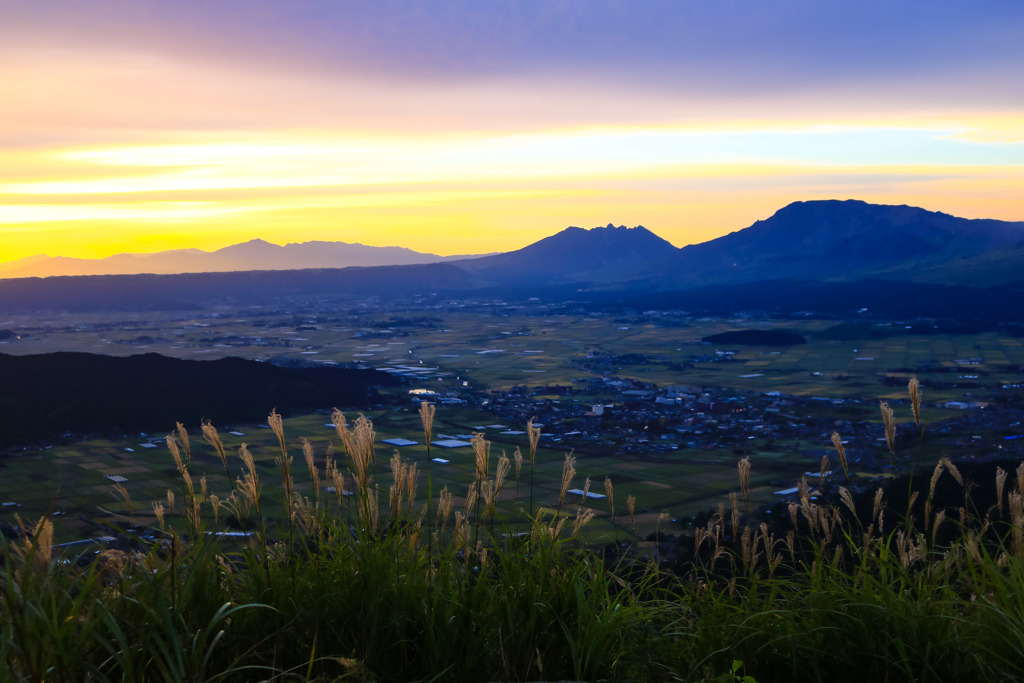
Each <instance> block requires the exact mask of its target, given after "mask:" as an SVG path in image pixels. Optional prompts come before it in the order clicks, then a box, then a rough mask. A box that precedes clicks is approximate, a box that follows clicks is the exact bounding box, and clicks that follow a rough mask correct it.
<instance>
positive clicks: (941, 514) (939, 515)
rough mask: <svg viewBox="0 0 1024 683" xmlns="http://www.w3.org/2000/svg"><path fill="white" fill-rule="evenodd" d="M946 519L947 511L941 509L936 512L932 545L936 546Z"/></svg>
mask: <svg viewBox="0 0 1024 683" xmlns="http://www.w3.org/2000/svg"><path fill="white" fill-rule="evenodd" d="M945 519H946V511H945V510H939V511H938V512H936V513H935V522H934V523H933V524H932V547H933V548H934V547H935V543H936V539H937V537H938V534H939V527H940V526H942V522H943V521H945Z"/></svg>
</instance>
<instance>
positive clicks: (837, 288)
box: [0, 200, 1024, 320]
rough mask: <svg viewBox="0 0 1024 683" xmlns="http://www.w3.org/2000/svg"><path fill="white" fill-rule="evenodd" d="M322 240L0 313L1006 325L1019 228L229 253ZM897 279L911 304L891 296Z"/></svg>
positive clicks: (25, 285)
mask: <svg viewBox="0 0 1024 683" xmlns="http://www.w3.org/2000/svg"><path fill="white" fill-rule="evenodd" d="M334 244H340V243H305V244H303V245H288V246H287V247H275V246H274V245H267V243H265V242H264V243H259V242H250V243H246V244H245V245H236V247H229V248H228V249H224V250H220V252H214V253H213V254H211V256H214V255H216V254H220V253H221V252H228V253H229V255H230V254H235V255H237V256H238V258H237V259H236V260H235V261H234V263H236V265H237V267H242V266H243V265H246V264H251V263H259V264H262V265H260V266H256V267H257V268H263V270H255V269H247V270H245V271H244V272H219V273H217V272H208V273H198V274H185V275H116V276H102V277H96V276H94V277H50V278H21V279H6V280H0V310H22V311H24V310H31V309H33V308H50V309H61V310H98V309H102V308H109V307H115V308H116V307H121V308H123V309H145V308H203V307H206V306H208V305H211V304H213V303H221V304H252V303H266V302H268V301H271V300H275V299H276V300H281V299H285V298H290V299H295V298H296V297H306V298H311V297H312V298H316V299H319V300H336V301H337V300H352V299H354V298H366V297H386V296H414V297H420V296H424V295H431V294H436V295H438V296H444V297H448V298H458V297H463V296H478V295H489V296H497V297H501V298H515V297H531V296H537V297H540V298H546V299H550V300H555V301H557V300H566V299H570V298H571V299H573V300H576V301H583V300H590V301H594V302H605V303H607V302H611V301H620V302H629V305H639V306H645V307H649V308H654V307H656V306H655V304H657V307H675V308H686V309H690V310H697V309H700V310H715V311H725V310H747V309H757V310H768V309H771V310H782V309H783V308H785V309H786V310H790V311H799V310H802V309H813V310H822V308H823V307H828V306H841V307H853V310H856V309H857V308H859V307H864V306H867V305H868V303H869V302H870V304H871V305H872V306H879V307H881V308H888V309H890V310H892V311H893V312H894V313H895V311H896V309H897V308H899V310H901V311H904V312H906V311H914V310H916V311H922V312H921V313H919V315H926V313H924V312H923V311H925V310H926V309H927V310H929V311H931V310H934V311H935V313H927V315H938V314H941V313H943V312H947V313H949V314H950V315H963V316H971V315H986V316H996V317H998V318H1000V319H1005V320H1010V319H1012V316H1016V315H1018V313H1017V312H1016V311H1017V308H1021V311H1020V315H1021V316H1024V297H1022V296H1021V294H1022V293H1024V222H1007V221H998V220H970V219H965V218H958V217H955V216H950V215H948V214H944V213H938V212H933V211H927V210H925V209H920V208H915V207H910V206H887V205H877V204H868V203H866V202H862V201H857V200H845V201H839V200H824V201H807V202H796V203H793V204H790V205H788V206H786V207H784V208H782V209H780V210H779V211H777V212H776V213H775V214H774V215H772V216H771V217H769V218H767V219H765V220H762V221H758V222H756V223H754V224H753V225H751V226H750V227H748V228H745V229H743V230H739V231H737V232H733V233H730V234H728V235H725V236H723V237H719V238H717V239H714V240H711V241H708V242H704V243H702V244H696V245H691V246H686V247H683V248H676V247H674V246H673V245H672V244H671V243H669V242H667V241H665V240H664V239H662V238H661V237H658V236H657V235H655V234H654V233H652V232H651V231H650V230H647V229H646V228H644V227H642V226H638V227H634V228H627V227H625V226H619V227H615V226H613V225H608V226H606V227H600V228H593V229H590V230H584V229H581V228H578V227H570V228H566V229H565V230H562V231H561V232H559V233H557V234H554V235H551V236H550V237H547V238H544V239H542V240H540V241H538V242H535V243H534V244H531V245H528V246H526V247H523V248H522V249H518V250H515V251H510V252H506V253H500V254H491V255H486V256H478V257H471V258H466V257H463V258H459V257H449V258H448V259H445V260H444V261H443V262H440V261H435V262H432V263H420V264H412V265H387V266H383V265H382V266H372V265H370V262H369V261H368V259H363V260H362V261H361V264H362V266H363V267H347V268H336V267H332V268H312V267H310V268H305V269H302V270H280V269H271V268H269V267H266V266H267V265H268V262H267V260H264V261H252V260H245V259H244V258H242V257H241V255H242V254H246V253H257V252H258V253H266V254H271V256H269V257H268V259H269V260H270V261H272V262H273V265H275V268H277V267H283V264H284V263H285V262H286V261H285V259H283V258H278V259H276V260H275V259H274V257H273V255H272V254H275V253H277V254H280V253H283V252H285V251H288V250H289V249H291V250H292V251H293V252H294V253H299V252H300V251H303V250H305V251H303V253H305V254H307V256H308V258H307V260H306V261H305V263H307V264H308V265H310V266H312V265H313V264H315V263H320V262H319V261H315V260H314V259H313V257H312V255H313V254H314V253H315V252H317V251H324V252H328V251H330V249H331V248H330V246H329V245H334ZM360 246H362V245H345V247H360ZM363 248H364V249H379V248H373V247H363ZM392 249H393V248H392ZM275 250H276V251H275ZM406 252H407V253H406ZM203 253H205V252H203ZM289 253H292V252H289ZM375 253H376V252H375ZM392 253H395V254H397V253H398V252H392ZM403 254H404V255H405V256H406V257H408V258H420V257H423V258H431V256H430V255H423V254H419V255H415V252H408V250H405V251H404V252H403ZM157 256H160V255H154V258H155V257H157ZM432 258H435V259H441V257H432ZM288 262H291V261H288ZM221 263H228V261H227V257H224V258H223V259H222V261H221ZM755 285H756V286H755ZM897 285H898V286H899V291H900V292H901V293H902V294H903V295H904V296H905V297H909V298H910V300H908V301H904V302H900V301H896V300H894V297H893V294H892V293H893V291H894V288H895V287H896V286H897ZM910 292H913V296H912V297H910V295H909V293H910ZM1018 301H1020V302H1022V303H1020V304H1018V303H1017V302H1018ZM901 306H902V308H900V307H901ZM929 307H931V308H929ZM844 310H845V308H844Z"/></svg>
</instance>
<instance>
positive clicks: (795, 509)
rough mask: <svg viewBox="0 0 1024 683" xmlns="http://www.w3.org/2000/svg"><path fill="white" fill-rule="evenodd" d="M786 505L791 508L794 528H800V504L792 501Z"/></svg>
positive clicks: (791, 520) (790, 519) (790, 512)
mask: <svg viewBox="0 0 1024 683" xmlns="http://www.w3.org/2000/svg"><path fill="white" fill-rule="evenodd" d="M786 507H787V508H788V509H789V521H790V522H791V523H792V524H793V528H794V529H797V528H799V523H798V520H797V512H799V510H800V506H799V505H797V504H796V503H794V502H792V501H790V503H789V504H788V505H787V506H786Z"/></svg>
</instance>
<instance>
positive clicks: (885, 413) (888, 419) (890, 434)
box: [878, 401, 896, 455]
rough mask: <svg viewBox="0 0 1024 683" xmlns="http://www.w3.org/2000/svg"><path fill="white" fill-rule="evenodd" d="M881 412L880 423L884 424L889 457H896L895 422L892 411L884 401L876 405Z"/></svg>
mask: <svg viewBox="0 0 1024 683" xmlns="http://www.w3.org/2000/svg"><path fill="white" fill-rule="evenodd" d="M878 408H879V410H881V411H882V422H883V423H884V424H885V442H886V443H887V444H888V445H889V455H896V421H895V419H894V418H893V410H892V408H891V407H890V406H889V404H888V403H887V402H886V401H882V402H881V403H880V404H879V405H878Z"/></svg>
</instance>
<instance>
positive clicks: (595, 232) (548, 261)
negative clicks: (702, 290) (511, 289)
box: [453, 224, 677, 285]
mask: <svg viewBox="0 0 1024 683" xmlns="http://www.w3.org/2000/svg"><path fill="white" fill-rule="evenodd" d="M676 251H677V249H676V247H674V246H673V245H672V244H671V243H670V242H668V241H667V240H664V239H662V238H661V237H658V236H657V235H655V234H654V233H653V232H651V231H650V230H648V229H647V228H645V227H643V226H637V227H635V228H627V227H625V226H622V225H620V226H619V227H615V226H614V225H611V224H609V225H608V226H607V227H604V228H593V229H591V230H584V229H583V228H577V227H569V228H566V229H565V230H562V231H561V232H559V233H556V234H554V235H551V236H550V237H545V238H544V239H542V240H540V241H538V242H534V243H533V244H530V245H529V246H526V247H523V248H522V249H517V250H516V251H510V252H506V253H504V254H495V255H493V256H484V257H481V258H476V259H473V260H471V261H456V262H454V263H453V265H456V266H458V267H460V268H462V269H464V270H467V271H469V272H471V273H475V274H477V275H479V276H480V277H481V278H482V279H483V280H487V281H491V282H496V283H500V284H517V285H518V284H536V285H557V284H563V283H578V282H602V283H610V282H618V281H621V280H623V279H627V278H629V277H631V274H632V273H634V272H636V270H637V269H638V268H641V267H642V266H643V265H644V264H649V263H651V262H653V261H658V260H660V259H663V258H665V257H666V255H668V254H672V253H675V252H676Z"/></svg>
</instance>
